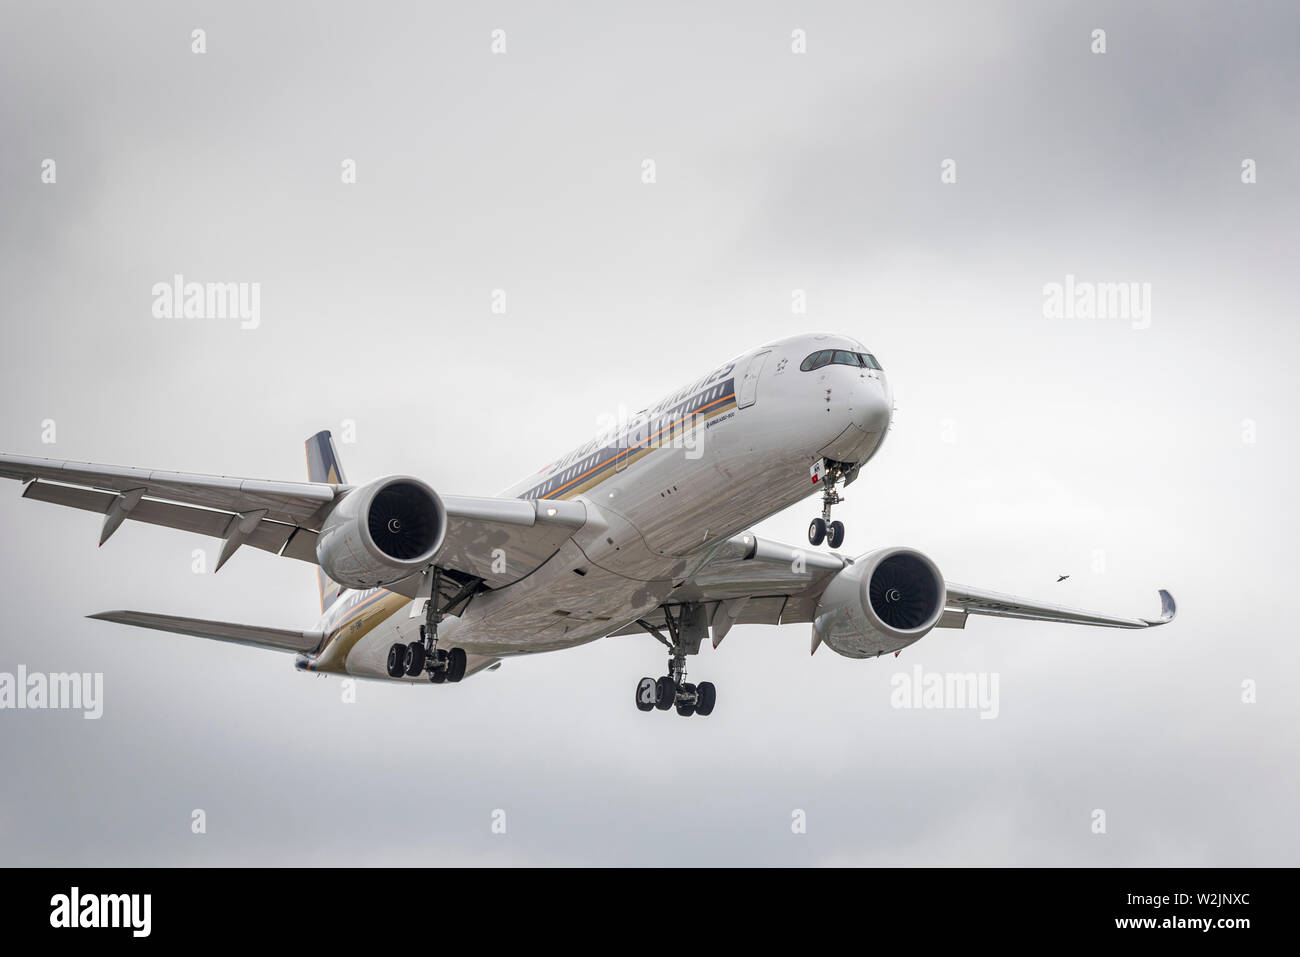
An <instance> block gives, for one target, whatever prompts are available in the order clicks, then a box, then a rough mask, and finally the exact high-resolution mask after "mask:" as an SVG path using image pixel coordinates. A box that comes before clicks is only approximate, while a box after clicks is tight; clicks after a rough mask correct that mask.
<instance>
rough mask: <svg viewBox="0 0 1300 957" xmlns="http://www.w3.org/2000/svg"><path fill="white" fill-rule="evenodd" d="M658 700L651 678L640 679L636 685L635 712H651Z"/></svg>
mask: <svg viewBox="0 0 1300 957" xmlns="http://www.w3.org/2000/svg"><path fill="white" fill-rule="evenodd" d="M658 700H659V692H658V690H657V689H656V688H655V680H654V679H653V678H642V679H641V680H640V681H638V682H637V685H636V710H638V711H653V710H654V708H655V702H656V701H658Z"/></svg>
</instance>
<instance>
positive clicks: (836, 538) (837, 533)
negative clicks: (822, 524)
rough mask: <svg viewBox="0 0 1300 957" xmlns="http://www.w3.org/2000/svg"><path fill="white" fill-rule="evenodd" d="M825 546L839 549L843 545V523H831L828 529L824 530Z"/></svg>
mask: <svg viewBox="0 0 1300 957" xmlns="http://www.w3.org/2000/svg"><path fill="white" fill-rule="evenodd" d="M826 544H827V545H829V546H830V547H831V548H839V547H840V546H841V545H843V544H844V523H843V522H831V524H830V528H828V529H827V530H826Z"/></svg>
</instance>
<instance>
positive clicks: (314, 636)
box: [87, 611, 323, 654]
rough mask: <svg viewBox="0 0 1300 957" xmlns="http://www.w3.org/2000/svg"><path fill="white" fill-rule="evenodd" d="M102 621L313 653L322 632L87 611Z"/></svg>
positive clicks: (146, 614)
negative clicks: (95, 613) (93, 613)
mask: <svg viewBox="0 0 1300 957" xmlns="http://www.w3.org/2000/svg"><path fill="white" fill-rule="evenodd" d="M87 617H89V618H95V619H97V620H99V621H113V622H117V623H118V624H119V625H134V626H135V627H137V628H152V629H154V630H155V631H170V632H175V633H176V634H178V635H192V636H193V637H195V638H211V639H212V640H213V641H228V642H231V643H233V644H236V645H252V646H253V647H255V648H273V649H275V650H276V651H294V652H301V653H304V654H305V653H310V652H313V651H315V650H316V648H317V647H318V646H319V645H320V643H321V638H322V637H323V635H322V634H321V633H320V632H319V631H288V630H285V629H282V628H259V627H257V626H255V625H235V624H231V623H230V622H227V621H206V620H205V619H202V618H182V617H180V616H178V615H152V614H149V613H148V612H143V611H101V612H100V613H99V614H97V615H88V616H87Z"/></svg>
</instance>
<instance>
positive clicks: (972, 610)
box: [936, 582, 1178, 628]
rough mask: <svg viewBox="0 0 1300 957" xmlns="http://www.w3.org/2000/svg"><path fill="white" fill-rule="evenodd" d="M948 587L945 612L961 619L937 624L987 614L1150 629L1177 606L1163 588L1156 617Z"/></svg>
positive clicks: (962, 624)
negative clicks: (1124, 615) (1127, 615)
mask: <svg viewBox="0 0 1300 957" xmlns="http://www.w3.org/2000/svg"><path fill="white" fill-rule="evenodd" d="M945 584H946V585H947V588H948V602H947V607H946V609H945V617H948V615H947V612H948V611H952V610H956V611H957V612H959V613H961V615H960V622H959V623H957V619H956V618H954V619H953V623H950V624H947V625H945V624H944V623H943V621H942V620H941V621H940V622H939V624H938V625H937V626H936V627H939V628H964V627H965V617H966V615H990V616H992V617H994V618H1025V619H1028V620H1029V621H1056V622H1064V623H1066V624H1071V625H1100V626H1102V627H1104V628H1152V627H1154V626H1156V625H1163V624H1165V623H1166V622H1170V621H1173V620H1174V615H1176V614H1177V613H1178V608H1177V606H1176V605H1175V604H1174V596H1173V595H1171V594H1169V592H1167V591H1165V590H1164V589H1163V588H1162V589H1160V592H1159V594H1160V617H1159V618H1120V617H1117V616H1115V615H1101V614H1098V613H1096V612H1091V611H1082V610H1080V609H1078V608H1066V607H1064V606H1062V605H1049V604H1045V603H1043V602H1036V601H1031V600H1029V599H1027V598H1016V597H1015V596H1014V595H1002V594H999V593H998V592H995V591H984V590H983V589H979V588H967V587H966V586H965V585H957V584H954V583H953V582H947V583H945Z"/></svg>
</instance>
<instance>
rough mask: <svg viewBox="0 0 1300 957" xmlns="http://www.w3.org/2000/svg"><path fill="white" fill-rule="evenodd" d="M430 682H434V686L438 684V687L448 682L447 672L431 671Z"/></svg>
mask: <svg viewBox="0 0 1300 957" xmlns="http://www.w3.org/2000/svg"><path fill="white" fill-rule="evenodd" d="M429 680H430V681H432V682H433V683H434V684H436V685H440V684H442V683H443V682H444V681H446V680H447V672H445V671H443V670H441V669H438V670H435V671H430V672H429Z"/></svg>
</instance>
